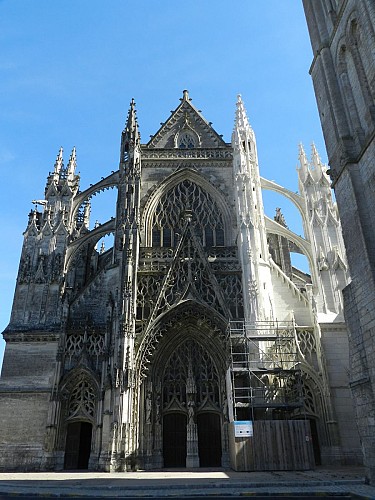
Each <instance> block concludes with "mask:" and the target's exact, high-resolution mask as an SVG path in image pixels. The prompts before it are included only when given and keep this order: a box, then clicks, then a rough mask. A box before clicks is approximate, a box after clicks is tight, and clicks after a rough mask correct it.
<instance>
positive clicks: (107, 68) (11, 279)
mask: <svg viewBox="0 0 375 500" xmlns="http://www.w3.org/2000/svg"><path fill="white" fill-rule="evenodd" d="M301 4H302V2H301V1H300V0H241V1H240V0H232V1H231V2H228V1H224V0H193V1H186V2H183V3H180V2H175V1H172V0H161V1H155V0H139V1H133V2H129V1H127V0H110V1H104V0H102V1H99V0H90V1H88V0H53V1H51V0H37V1H35V0H34V1H30V0H0V127H1V128H0V131H1V133H0V167H1V174H2V184H1V193H2V196H1V200H2V205H1V230H2V238H3V239H2V258H1V269H0V280H1V311H0V331H3V329H4V328H5V327H6V325H7V324H8V322H9V316H10V310H11V304H12V300H13V293H14V286H15V280H16V276H17V270H18V264H19V257H20V252H21V247H22V241H23V237H22V232H23V231H24V230H25V228H26V224H27V215H28V212H29V211H30V209H31V208H32V205H31V200H33V199H41V198H43V196H44V187H45V182H46V177H47V174H48V172H49V171H51V170H52V169H53V164H54V161H55V158H56V155H57V152H58V149H59V147H60V146H63V147H64V156H65V160H66V161H67V160H68V157H69V153H70V151H71V149H72V147H73V146H76V147H77V157H78V170H79V171H80V173H81V189H84V188H85V187H87V186H88V185H89V184H90V183H94V182H96V181H97V180H99V179H100V177H101V176H106V175H108V174H109V173H110V172H111V170H116V169H117V168H118V156H119V144H120V135H121V131H122V128H123V125H124V122H125V119H126V114H127V110H128V106H129V102H130V100H131V98H132V97H134V99H135V100H136V103H137V109H138V121H139V125H140V130H141V138H142V141H143V142H147V141H148V138H149V135H150V134H153V133H155V132H156V131H157V130H158V128H159V125H160V122H163V121H165V120H166V118H167V117H168V116H169V114H170V111H171V110H172V109H175V108H176V107H177V106H178V104H179V98H180V97H181V95H182V90H183V89H188V90H189V92H190V96H191V97H192V99H193V103H194V104H195V105H196V106H197V108H198V109H201V110H202V112H203V115H204V116H205V117H206V119H207V120H209V121H212V122H213V126H214V128H215V130H216V131H217V132H218V133H219V134H223V136H224V139H225V140H226V141H228V142H229V141H230V137H231V132H232V128H233V120H234V112H235V102H236V96H237V94H238V93H241V94H242V97H243V99H244V102H245V105H246V108H247V111H248V115H249V119H250V122H251V124H252V126H253V128H254V130H255V133H256V137H257V143H258V154H259V160H260V169H261V175H263V176H264V177H267V178H269V179H272V180H275V181H276V182H278V183H280V184H283V185H285V186H286V187H288V188H290V189H292V190H293V191H296V190H297V189H298V184H297V175H296V170H295V167H296V164H297V154H298V143H299V142H302V143H303V144H304V145H305V148H306V150H307V152H308V153H309V151H310V144H311V142H312V141H314V142H315V143H316V145H317V147H318V150H319V152H320V153H321V156H322V157H323V160H324V161H325V160H326V153H325V150H324V143H323V139H322V133H321V130H320V123H319V118H318V115H317V111H316V104H315V97H314V94H313V89H312V83H311V79H310V76H309V74H308V71H309V66H310V63H311V60H312V51H311V47H310V42H309V37H308V33H307V28H306V23H305V18H304V15H303V10H302V5H301ZM280 205H281V202H279V200H277V201H275V202H274V204H273V205H272V210H274V207H275V206H280ZM282 208H283V210H284V212H285V213H286V217H287V222H288V223H289V224H290V226H292V227H293V224H294V222H293V221H292V217H293V216H292V215H289V212H288V208H287V207H285V208H284V206H282ZM111 212H112V211H111ZM271 212H272V211H271ZM269 215H271V216H272V215H273V213H269ZM288 218H289V219H288ZM3 348H4V342H3V341H2V340H1V342H0V363H1V357H2V351H3Z"/></svg>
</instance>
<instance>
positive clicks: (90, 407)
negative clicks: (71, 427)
mask: <svg viewBox="0 0 375 500" xmlns="http://www.w3.org/2000/svg"><path fill="white" fill-rule="evenodd" d="M95 399H96V398H95V393H94V390H93V388H92V387H91V385H90V384H89V383H88V381H87V380H85V379H82V380H80V381H79V382H78V384H77V385H76V386H75V387H74V389H73V390H72V393H71V395H70V399H69V409H68V417H69V418H73V417H89V418H93V417H94V414H95Z"/></svg>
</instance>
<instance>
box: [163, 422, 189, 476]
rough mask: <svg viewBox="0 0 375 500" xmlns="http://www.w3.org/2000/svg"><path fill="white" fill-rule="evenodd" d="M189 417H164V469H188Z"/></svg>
mask: <svg viewBox="0 0 375 500" xmlns="http://www.w3.org/2000/svg"><path fill="white" fill-rule="evenodd" d="M186 441H187V417H186V415H184V414H183V413H167V414H166V415H164V417H163V457H164V467H186V453H187V450H186Z"/></svg>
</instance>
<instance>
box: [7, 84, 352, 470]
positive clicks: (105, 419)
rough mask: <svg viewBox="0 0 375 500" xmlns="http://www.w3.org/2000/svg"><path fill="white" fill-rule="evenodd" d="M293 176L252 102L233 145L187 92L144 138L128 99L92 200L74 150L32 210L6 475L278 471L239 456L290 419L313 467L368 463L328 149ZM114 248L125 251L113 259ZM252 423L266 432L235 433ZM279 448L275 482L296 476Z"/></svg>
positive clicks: (14, 327)
mask: <svg viewBox="0 0 375 500" xmlns="http://www.w3.org/2000/svg"><path fill="white" fill-rule="evenodd" d="M298 182H299V193H298V194H297V193H294V192H291V191H289V190H287V189H285V188H283V187H282V186H280V185H278V184H276V183H274V182H273V181H269V180H267V179H265V178H262V177H261V176H260V173H259V166H258V158H257V149H256V142H255V135H254V132H253V130H252V128H251V126H250V125H249V121H248V118H247V116H246V111H245V108H244V105H243V102H242V100H241V98H240V97H239V99H238V102H237V110H236V118H235V127H234V131H233V135H232V142H231V143H226V142H224V140H223V139H222V137H221V136H220V135H218V133H217V132H216V131H215V130H214V129H213V128H212V126H211V124H210V123H209V122H208V121H206V119H205V118H204V117H203V116H202V114H201V112H200V111H198V110H197V109H196V108H195V106H194V105H193V104H192V102H191V99H190V97H189V94H188V92H187V91H184V93H183V97H182V99H181V102H180V104H179V106H178V107H177V108H176V109H175V111H173V112H172V114H171V116H170V117H169V118H168V120H167V121H166V122H165V123H164V124H162V126H161V128H160V129H159V130H158V131H157V132H156V134H155V135H154V136H152V137H151V139H150V141H149V142H148V143H147V144H142V143H141V141H140V135H139V130H138V123H137V119H136V111H135V104H134V102H133V101H132V103H131V105H130V110H129V114H128V118H127V122H126V125H125V129H124V131H123V133H122V136H121V151H120V164H119V169H118V170H116V171H114V172H112V174H110V175H109V176H108V177H105V178H102V179H101V180H100V181H99V182H97V183H96V184H94V185H91V186H90V187H89V188H87V189H85V190H83V191H81V190H80V179H79V176H78V175H77V174H76V153H75V150H73V152H72V154H71V156H70V159H69V162H68V164H67V166H65V165H64V162H63V155H62V150H61V151H60V153H59V155H58V157H57V160H56V163H55V166H54V170H53V172H52V173H50V174H49V176H48V178H47V185H46V189H45V196H44V199H43V200H39V201H38V208H36V209H35V210H33V211H32V212H31V213H30V216H29V223H28V226H27V228H26V231H25V233H24V245H23V249H22V256H21V262H20V267H19V273H18V277H17V285H16V291H15V297H14V304H13V309H12V314H11V319H10V323H9V325H8V327H7V329H6V330H5V332H4V334H3V335H4V338H5V340H6V350H5V357H4V364H3V369H2V377H1V379H0V409H1V410H0V415H1V417H0V418H1V426H0V450H1V453H0V467H1V468H2V469H7V468H8V469H19V470H30V469H34V470H46V469H49V470H61V469H63V468H65V469H84V468H91V469H96V470H113V471H115V470H129V469H134V468H142V469H152V468H162V467H205V466H210V467H228V466H231V467H234V468H237V469H238V470H244V469H247V470H249V469H252V468H258V469H259V468H263V469H264V468H271V467H272V465H270V464H269V463H268V462H267V459H266V458H265V457H263V458H262V457H258V458H256V459H255V461H251V460H249V457H247V458H246V457H242V458H244V460H243V461H242V462H241V461H240V459H239V455H240V451H239V449H240V448H241V446H240V445H241V439H245V440H246V439H247V440H251V439H254V440H255V443H256V442H257V441H256V439H258V440H259V436H260V435H261V433H262V432H263V433H264V432H265V433H266V434H267V432H269V433H270V434H271V430H272V429H273V431H272V432H274V431H275V429H276V431H277V432H279V433H281V434H283V433H284V434H285V432H287V431H286V430H285V429H286V427H285V426H284V427H283V422H284V423H285V422H286V423H288V425H289V427H288V429H292V431H290V430H289V431H288V432H292V434H293V433H295V439H299V438H298V436H297V435H299V436H300V437H301V435H302V439H301V442H309V443H310V444H309V446H310V448H308V447H307V448H306V450H305V452H306V454H307V455H306V456H307V457H308V456H309V454H310V458H307V459H306V461H305V468H308V467H312V466H313V462H314V461H315V463H332V462H336V463H356V462H358V460H360V458H359V457H360V450H359V444H358V437H357V435H356V432H355V430H353V428H352V425H351V422H352V418H353V408H352V403H351V399H350V395H349V389H348V380H347V365H348V345H347V332H346V327H345V323H344V318H343V307H342V295H341V290H342V289H343V288H344V287H345V286H346V284H347V282H348V278H349V277H348V272H347V265H346V256H345V250H344V246H343V242H342V236H341V225H340V220H339V217H338V213H337V209H336V206H335V204H334V203H333V200H332V196H331V189H330V182H329V178H328V176H327V173H326V168H325V167H324V165H322V163H321V161H320V158H319V155H318V153H317V151H316V149H315V148H314V147H313V149H312V156H311V159H310V160H309V159H308V158H307V156H306V154H305V152H304V150H303V148H302V146H301V147H300V151H299V169H298ZM106 189H115V190H117V203H116V216H115V217H113V218H111V219H110V220H108V221H107V222H105V223H103V224H99V225H96V226H95V227H94V228H93V229H90V226H89V218H90V199H91V198H92V197H93V196H94V195H96V194H98V195H100V193H101V192H102V191H103V190H106ZM264 189H268V190H272V191H275V192H277V193H279V194H282V195H283V196H285V197H286V198H288V199H289V201H290V202H291V203H293V204H294V205H295V206H296V208H297V209H298V211H299V213H300V215H301V220H302V222H303V228H304V237H301V236H298V235H296V234H295V233H293V232H292V231H291V230H290V229H288V227H287V225H286V222H285V220H284V218H283V216H282V214H281V212H280V211H278V212H277V215H276V217H275V218H274V219H271V218H268V217H266V216H265V213H264V209H263V201H262V190H264ZM108 234H111V235H113V247H112V248H109V249H105V248H100V247H98V242H99V241H100V240H101V239H102V238H103V237H104V236H106V235H108ZM291 252H297V253H303V254H304V255H306V257H307V259H308V262H309V267H310V273H309V274H307V273H305V272H302V271H300V270H298V269H296V268H295V267H293V265H292V263H291V259H290V253H291ZM240 421H241V422H242V421H246V422H252V423H253V425H254V427H253V429H254V430H253V436H249V437H246V438H240V437H238V436H237V435H236V431H235V429H236V423H237V422H240ZM261 424H262V425H261ZM267 425H268V427H267ZM270 425H274V426H275V427H274V428H272V429H271V427H269V426H270ZM261 429H263V430H261ZM267 429H268V431H267ZM293 429H294V430H293ZM301 429H302V430H301ZM301 432H302V434H301ZM262 435H263V436H264V434H262ZM257 436H258V437H257ZM288 436H289V440H292V439H294V438H293V436H290V435H289V434H288ZM266 437H267V436H266ZM268 437H270V436H268ZM270 439H271V437H270ZM283 441H288V440H283ZM248 442H249V441H248ZM303 446H307V445H303ZM245 448H246V447H245ZM258 448H262V447H258ZM312 453H313V454H314V460H313V459H311V454H312ZM278 454H279V465H276V468H280V469H282V468H288V467H289V468H293V467H298V464H297V465H296V462H294V465H293V464H292V465H290V464H289V465H288V464H287V465H285V463H284V458H285V457H286V455H287V450H286V449H285V450H283V449H281V450H279V451H278ZM280 457H281V458H280ZM283 457H284V458H283ZM240 462H241V463H240ZM306 464H307V465H306ZM273 467H275V465H274V466H273Z"/></svg>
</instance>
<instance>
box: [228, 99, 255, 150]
mask: <svg viewBox="0 0 375 500" xmlns="http://www.w3.org/2000/svg"><path fill="white" fill-rule="evenodd" d="M232 140H233V142H236V143H238V144H240V143H241V142H244V141H245V143H247V142H248V140H252V141H254V140H255V135H254V131H253V129H252V128H251V125H250V123H249V120H248V117H247V114H246V109H245V105H244V103H243V100H242V97H241V95H240V94H238V96H237V102H236V115H235V120H234V129H233V134H232Z"/></svg>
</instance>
